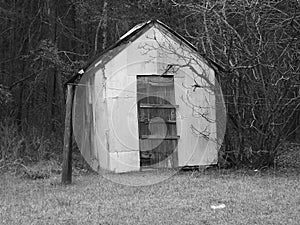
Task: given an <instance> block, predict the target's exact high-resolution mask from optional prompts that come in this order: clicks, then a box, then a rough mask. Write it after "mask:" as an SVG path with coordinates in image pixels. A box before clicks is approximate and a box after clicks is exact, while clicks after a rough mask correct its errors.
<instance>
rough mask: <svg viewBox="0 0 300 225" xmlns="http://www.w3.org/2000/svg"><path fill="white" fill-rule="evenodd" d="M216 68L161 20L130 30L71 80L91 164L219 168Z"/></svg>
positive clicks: (76, 128)
mask: <svg viewBox="0 0 300 225" xmlns="http://www.w3.org/2000/svg"><path fill="white" fill-rule="evenodd" d="M210 64H211V62H208V61H207V60H205V59H204V58H203V57H202V56H201V55H199V54H198V53H197V51H196V49H195V47H194V46H193V45H192V44H190V43H189V42H188V41H187V40H186V39H184V38H183V37H182V36H180V35H179V34H178V33H176V32H174V31H173V30H172V29H171V28H169V27H168V26H166V25H165V24H163V23H162V22H160V21H157V20H151V21H148V22H145V23H142V24H138V25H137V26H135V27H134V28H132V29H131V30H129V31H128V32H127V33H126V34H124V35H123V36H122V37H121V38H120V40H119V41H118V42H117V43H115V44H114V45H113V46H112V47H110V48H109V49H108V50H106V51H105V52H104V53H102V54H101V55H100V56H98V58H96V60H94V61H93V62H92V63H91V64H89V65H88V66H87V67H86V68H85V69H83V70H81V71H80V73H78V74H77V75H76V76H74V77H73V78H71V79H70V80H69V81H68V83H69V85H73V86H74V87H75V92H74V99H73V106H72V107H73V109H72V118H73V132H74V136H75V140H76V142H77V144H78V146H79V148H80V151H81V153H82V155H83V156H84V158H85V160H86V161H87V162H88V163H89V164H90V166H91V167H92V168H93V169H94V170H95V171H99V170H101V169H103V170H107V171H114V172H117V173H119V172H128V171H138V170H142V169H144V168H149V167H150V168H177V167H184V166H201V165H211V164H216V163H217V155H218V146H217V142H216V140H217V132H216V130H217V129H216V107H215V85H214V84H215V75H214V70H213V69H212V67H211V66H210Z"/></svg>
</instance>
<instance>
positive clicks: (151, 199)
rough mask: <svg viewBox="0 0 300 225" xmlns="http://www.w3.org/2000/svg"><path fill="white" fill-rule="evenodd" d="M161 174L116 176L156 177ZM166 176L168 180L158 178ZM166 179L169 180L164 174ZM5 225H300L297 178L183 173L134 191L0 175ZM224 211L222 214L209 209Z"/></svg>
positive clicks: (96, 181) (95, 179)
mask: <svg viewBox="0 0 300 225" xmlns="http://www.w3.org/2000/svg"><path fill="white" fill-rule="evenodd" d="M157 173H158V172H157V171H148V172H139V173H130V174H123V175H111V176H112V178H113V179H125V180H130V179H136V178H137V177H142V178H145V179H146V180H147V179H148V178H149V177H152V176H155V175H156V174H157ZM159 173H161V174H163V173H168V172H159ZM166 175H167V174H166ZM0 179H1V183H0V200H1V201H0V224H5V225H8V224H231V225H232V224H299V223H300V174H299V173H290V174H286V173H276V174H275V173H273V172H266V173H263V174H261V173H255V172H252V173H251V174H250V173H249V172H247V173H244V172H243V171H233V172H228V171H227V172H226V171H225V172H224V171H223V172H220V171H208V172H205V173H199V172H192V171H187V172H183V171H182V172H179V173H177V174H176V175H174V176H172V177H171V178H169V179H167V180H165V181H164V182H161V183H158V184H155V185H151V186H140V187H132V186H125V185H121V184H116V183H114V182H111V181H110V180H108V179H105V178H103V177H102V176H99V175H96V174H87V175H80V176H75V177H74V182H73V184H72V185H70V186H66V187H65V186H61V185H59V182H60V176H59V175H57V176H51V178H49V179H45V180H30V179H24V178H23V179H22V178H18V177H13V176H11V175H8V174H6V175H5V174H3V175H0ZM221 203H224V204H225V205H226V207H225V208H224V209H216V210H213V209H211V205H218V204H221Z"/></svg>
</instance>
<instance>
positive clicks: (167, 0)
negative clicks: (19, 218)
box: [0, 0, 300, 167]
mask: <svg viewBox="0 0 300 225" xmlns="http://www.w3.org/2000/svg"><path fill="white" fill-rule="evenodd" d="M150 19H158V20H161V21H162V22H163V23H165V24H167V25H168V26H170V27H171V28H173V29H174V30H175V31H177V32H178V33H179V34H181V35H183V36H184V37H185V38H187V39H188V40H189V41H190V42H191V43H193V44H194V45H195V46H196V47H197V48H198V51H199V53H200V54H202V55H204V56H205V57H207V58H210V59H211V60H213V61H215V62H216V63H217V64H218V65H219V66H218V70H217V79H218V81H219V83H220V85H221V87H222V91H223V94H224V98H225V104H226V108H227V129H226V135H225V140H224V143H223V145H222V148H221V151H220V162H223V163H225V164H228V165H235V166H242V165H243V166H244V165H246V166H251V167H263V166H272V165H274V162H276V157H277V156H278V154H280V152H281V150H280V149H281V144H282V143H285V142H286V141H287V140H288V141H297V140H299V139H300V130H299V129H297V127H298V126H299V124H300V113H299V111H300V2H299V1H297V0H289V1H283V0H261V1H253V0H235V1H233V0H212V1H210V0H209V1H208V0H197V1H196V0H136V1H131V0H0V46H1V48H0V106H1V108H0V110H1V111H0V119H1V120H0V121H1V122H0V143H1V145H0V147H1V149H0V150H1V151H0V154H1V155H0V160H2V161H3V160H16V159H19V158H22V159H27V160H31V161H35V160H40V159H44V158H49V157H51V156H53V155H55V154H58V155H59V154H61V153H62V146H63V144H62V139H63V131H64V113H65V90H64V82H65V81H67V80H68V79H69V78H70V77H72V76H73V75H74V74H75V73H76V72H77V71H78V70H79V69H80V68H81V67H82V66H84V65H85V64H86V63H87V62H88V61H89V60H90V59H91V58H93V56H95V55H96V54H99V53H101V51H103V50H104V49H105V48H107V47H108V46H110V45H111V44H113V43H114V42H115V41H116V40H118V39H119V38H120V36H122V35H123V34H124V33H125V32H126V31H128V30H129V29H130V28H132V27H133V26H134V25H136V24H138V23H141V22H145V21H147V20H150Z"/></svg>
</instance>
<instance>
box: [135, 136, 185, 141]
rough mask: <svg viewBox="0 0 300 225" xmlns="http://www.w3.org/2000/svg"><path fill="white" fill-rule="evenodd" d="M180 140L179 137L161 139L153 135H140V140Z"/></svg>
mask: <svg viewBox="0 0 300 225" xmlns="http://www.w3.org/2000/svg"><path fill="white" fill-rule="evenodd" d="M179 138H180V136H178V135H177V136H166V137H162V136H155V135H142V136H141V137H140V139H151V140H155V139H157V140H178V139H179Z"/></svg>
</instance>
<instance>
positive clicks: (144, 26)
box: [65, 19, 225, 84]
mask: <svg viewBox="0 0 300 225" xmlns="http://www.w3.org/2000/svg"><path fill="white" fill-rule="evenodd" d="M154 25H158V26H161V27H162V28H164V29H166V30H167V31H168V32H170V33H171V34H172V35H174V36H175V37H176V38H177V39H179V40H180V41H182V42H183V43H185V44H186V45H188V46H189V47H190V48H191V49H193V50H194V51H195V52H196V53H197V54H199V55H200V56H202V58H203V59H204V60H205V61H206V62H207V63H208V64H209V65H210V66H211V67H212V68H213V69H217V70H221V71H225V70H224V68H223V67H222V66H220V65H219V64H217V63H216V62H214V61H213V60H211V59H209V58H208V57H206V56H205V55H203V54H200V53H199V52H198V49H197V48H196V47H195V46H194V45H193V44H192V43H190V42H189V41H188V40H187V39H185V38H184V37H183V36H181V35H180V34H178V33H177V32H176V31H174V30H173V29H171V28H170V27H169V26H167V25H166V24H164V23H162V22H161V21H159V20H155V19H154V20H149V21H147V22H144V23H140V24H137V25H136V26H134V27H133V28H132V29H130V30H129V31H128V32H126V33H125V34H124V35H122V36H121V37H120V39H119V40H118V41H117V42H116V43H114V44H113V45H111V46H110V47H109V48H107V49H106V50H104V51H103V52H101V53H100V54H98V55H96V56H95V57H93V58H91V59H90V60H89V61H88V62H87V63H86V65H85V66H84V67H83V68H82V69H81V70H80V71H78V72H77V73H76V74H75V75H74V76H72V77H71V78H70V79H69V80H68V81H67V82H66V83H65V84H69V83H74V82H75V81H76V80H77V78H80V77H81V76H82V75H83V74H84V72H86V70H88V68H89V67H90V66H91V65H92V64H96V65H99V64H105V63H106V62H108V61H109V60H110V59H112V58H113V57H114V56H116V55H117V54H118V53H119V52H121V51H122V50H123V49H124V48H126V47H127V44H128V43H130V42H132V41H134V40H136V39H137V38H138V37H140V36H141V35H142V34H144V33H145V32H146V31H147V30H148V29H150V28H151V27H152V26H154Z"/></svg>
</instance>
